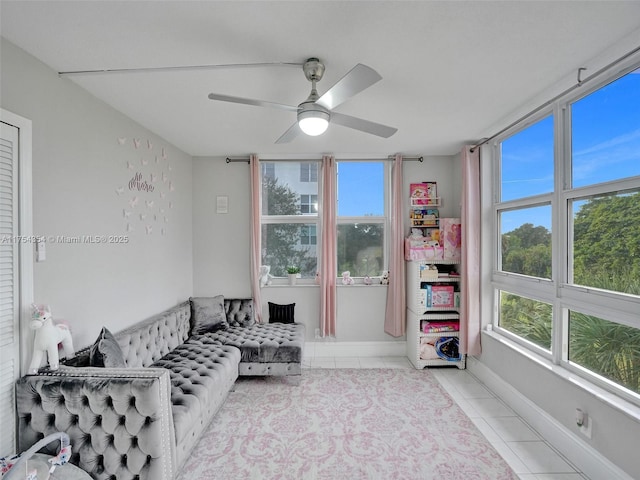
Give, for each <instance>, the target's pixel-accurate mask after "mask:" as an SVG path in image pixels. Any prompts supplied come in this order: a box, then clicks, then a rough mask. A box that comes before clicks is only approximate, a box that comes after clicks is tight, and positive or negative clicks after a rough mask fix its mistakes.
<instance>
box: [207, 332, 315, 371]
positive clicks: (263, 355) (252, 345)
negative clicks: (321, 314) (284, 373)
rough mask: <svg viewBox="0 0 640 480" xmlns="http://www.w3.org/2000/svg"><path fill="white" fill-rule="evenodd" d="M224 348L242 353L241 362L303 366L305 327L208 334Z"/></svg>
mask: <svg viewBox="0 0 640 480" xmlns="http://www.w3.org/2000/svg"><path fill="white" fill-rule="evenodd" d="M203 336H204V337H208V338H209V339H210V340H212V341H216V342H219V343H222V344H224V345H233V346H234V347H237V348H239V349H240V352H241V354H242V356H241V361H242V362H260V363H271V362H273V363H291V362H296V363H300V362H301V361H302V353H303V352H302V349H303V346H304V325H302V324H300V323H286V324H285V323H266V324H261V323H256V324H255V325H253V326H251V327H248V328H247V327H229V328H227V329H226V330H219V331H217V332H212V333H206V334H204V335H200V336H198V337H203Z"/></svg>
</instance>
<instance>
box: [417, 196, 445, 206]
mask: <svg viewBox="0 0 640 480" xmlns="http://www.w3.org/2000/svg"><path fill="white" fill-rule="evenodd" d="M410 201H411V207H412V208H413V207H425V208H426V207H441V206H442V198H440V197H435V198H411V199H410ZM421 202H429V203H421Z"/></svg>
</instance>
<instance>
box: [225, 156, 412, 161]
mask: <svg viewBox="0 0 640 480" xmlns="http://www.w3.org/2000/svg"><path fill="white" fill-rule="evenodd" d="M395 158H396V157H395V155H389V156H388V157H387V158H345V159H344V160H343V161H351V162H382V161H387V160H393V159H395ZM318 160H320V159H317V160H309V159H299V158H295V159H293V158H286V159H284V158H283V159H273V158H267V159H264V160H262V159H260V161H261V162H314V161H318ZM337 160H338V161H340V159H339V158H338V159H337ZM402 160H404V161H407V162H420V163H422V162H423V161H424V157H402ZM226 162H227V163H249V157H227V158H226Z"/></svg>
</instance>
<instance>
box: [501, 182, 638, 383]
mask: <svg viewBox="0 0 640 480" xmlns="http://www.w3.org/2000/svg"><path fill="white" fill-rule="evenodd" d="M573 232H574V238H573V255H574V257H573V258H574V262H573V263H574V271H573V281H574V283H576V284H579V285H587V286H591V287H595V288H601V289H604V290H609V291H614V292H624V293H628V294H632V295H640V242H639V241H638V238H640V194H638V193H634V194H624V195H611V196H606V197H600V198H595V199H591V200H588V201H586V202H585V203H583V204H582V205H581V207H580V209H579V210H578V211H577V212H576V214H575V217H574V221H573ZM502 269H503V270H504V271H508V272H514V273H520V274H524V275H531V276H536V277H542V278H551V233H550V232H549V231H548V230H547V229H546V228H544V227H542V226H537V227H534V226H533V225H532V224H530V223H526V224H524V225H522V226H521V227H519V228H517V229H515V230H513V231H511V232H508V233H506V234H504V235H503V236H502ZM500 325H501V326H502V327H503V328H506V329H507V330H509V331H511V332H513V333H515V334H517V335H519V336H521V337H523V338H525V339H527V340H529V341H531V342H533V343H535V344H536V345H539V346H541V347H543V348H546V349H550V348H551V327H552V309H551V305H548V304H545V303H542V302H538V301H535V300H531V299H528V298H524V297H520V296H517V295H511V294H506V293H503V294H502V297H501V302H500ZM569 359H570V360H571V361H572V362H575V363H577V364H579V365H581V366H583V367H585V368H587V369H589V370H591V371H593V372H595V373H598V374H599V375H602V376H603V377H605V378H608V379H610V380H612V381H614V382H616V383H618V384H620V385H622V386H624V387H626V388H628V389H630V390H632V391H635V392H639V393H640V329H637V328H633V327H628V326H626V325H621V324H617V323H615V322H610V321H607V320H604V319H601V318H598V317H593V316H589V315H584V314H581V313H578V312H574V311H572V312H571V319H570V335H569Z"/></svg>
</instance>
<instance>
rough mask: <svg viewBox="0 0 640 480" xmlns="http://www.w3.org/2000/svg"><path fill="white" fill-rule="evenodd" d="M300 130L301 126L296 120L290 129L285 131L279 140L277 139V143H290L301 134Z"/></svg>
mask: <svg viewBox="0 0 640 480" xmlns="http://www.w3.org/2000/svg"><path fill="white" fill-rule="evenodd" d="M300 132H301V130H300V127H299V126H298V122H296V123H294V124H293V125H291V126H290V127H289V129H288V130H287V131H286V132H284V133H283V134H282V136H281V137H280V138H279V139H278V140H276V143H289V142H290V141H292V140H293V139H295V138H296V137H297V136H298V135H299V134H300Z"/></svg>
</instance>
